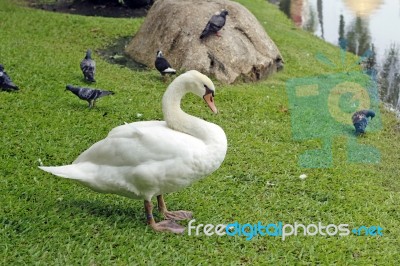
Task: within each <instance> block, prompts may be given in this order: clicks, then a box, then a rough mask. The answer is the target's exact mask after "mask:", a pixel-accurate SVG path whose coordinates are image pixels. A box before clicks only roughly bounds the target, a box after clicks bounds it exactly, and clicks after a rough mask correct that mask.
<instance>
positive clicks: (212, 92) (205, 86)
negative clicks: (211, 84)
mask: <svg viewBox="0 0 400 266" xmlns="http://www.w3.org/2000/svg"><path fill="white" fill-rule="evenodd" d="M204 88H205V89H206V93H205V94H204V95H207V94H210V93H211V95H212V97H214V91H213V90H210V88H208V87H207V85H204Z"/></svg>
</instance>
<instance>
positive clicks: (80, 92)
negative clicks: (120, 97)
mask: <svg viewBox="0 0 400 266" xmlns="http://www.w3.org/2000/svg"><path fill="white" fill-rule="evenodd" d="M66 90H69V91H71V92H72V93H73V94H75V95H76V96H78V97H79V99H82V100H85V101H88V103H89V108H92V107H93V106H94V104H95V102H96V100H97V99H98V98H101V97H103V96H107V95H110V94H114V92H112V91H103V90H98V89H90V88H82V87H74V86H72V85H67V86H66Z"/></svg>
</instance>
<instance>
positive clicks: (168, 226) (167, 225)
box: [144, 200, 185, 234]
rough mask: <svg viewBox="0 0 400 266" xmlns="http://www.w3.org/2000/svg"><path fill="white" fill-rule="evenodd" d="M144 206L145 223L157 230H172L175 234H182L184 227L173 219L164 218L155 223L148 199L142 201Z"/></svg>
mask: <svg viewBox="0 0 400 266" xmlns="http://www.w3.org/2000/svg"><path fill="white" fill-rule="evenodd" d="M144 208H145V210H146V217H147V224H149V225H150V226H151V228H153V230H155V231H157V232H172V233H175V234H182V233H183V232H184V231H185V227H183V226H181V225H179V224H177V223H176V222H175V221H173V220H164V221H161V222H159V223H156V222H155V220H154V217H153V205H152V204H151V202H150V201H148V200H145V201H144Z"/></svg>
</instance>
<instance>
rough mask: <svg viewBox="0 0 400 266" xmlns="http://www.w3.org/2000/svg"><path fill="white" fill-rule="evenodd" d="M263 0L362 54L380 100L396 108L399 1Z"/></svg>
mask: <svg viewBox="0 0 400 266" xmlns="http://www.w3.org/2000/svg"><path fill="white" fill-rule="evenodd" d="M267 1H269V2H272V3H275V4H276V5H278V6H279V8H280V9H281V10H282V11H283V12H284V13H285V14H286V15H287V16H288V17H289V18H291V19H292V20H293V21H294V23H295V24H296V25H297V26H298V27H301V28H303V29H305V30H307V31H310V32H313V33H314V34H315V35H317V36H319V37H320V38H322V39H324V40H326V41H328V42H330V43H333V44H335V45H338V46H339V47H340V48H342V49H343V50H347V51H349V52H352V53H354V54H357V55H359V56H362V57H363V58H364V60H363V64H362V65H363V66H364V67H365V70H366V72H367V74H369V75H370V76H371V77H372V78H374V79H376V80H377V81H378V83H379V87H380V96H381V99H382V100H383V101H385V102H387V103H390V104H392V105H393V106H394V107H396V108H397V109H398V110H400V95H399V90H400V52H399V50H400V49H399V44H400V34H398V29H397V25H400V2H399V1H393V0H363V1H360V0H341V1H332V0H327V1H323V0H280V1H279V0H267ZM396 43H397V44H396ZM378 77H379V78H378Z"/></svg>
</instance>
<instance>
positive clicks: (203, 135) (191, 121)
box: [162, 82, 215, 142]
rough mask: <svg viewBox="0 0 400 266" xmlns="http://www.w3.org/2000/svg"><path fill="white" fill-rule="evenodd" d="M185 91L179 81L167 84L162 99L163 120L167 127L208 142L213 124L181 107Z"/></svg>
mask: <svg viewBox="0 0 400 266" xmlns="http://www.w3.org/2000/svg"><path fill="white" fill-rule="evenodd" d="M189 86H190V85H189ZM187 92H188V89H187V88H186V87H185V86H184V85H183V84H180V82H173V83H171V84H170V85H169V87H168V89H167V91H166V92H165V93H164V96H163V100H162V109H163V113H164V120H165V122H166V123H167V125H168V127H170V128H172V129H174V130H177V131H180V132H183V133H186V134H189V135H192V136H194V137H196V138H199V139H201V140H203V141H204V142H208V141H210V140H211V136H212V134H210V133H212V132H209V131H210V130H212V128H213V126H215V125H214V124H212V123H209V122H206V121H204V120H202V119H200V118H197V117H195V116H192V115H189V114H187V113H185V112H184V111H183V110H182V109H181V100H182V98H183V96H185V94H186V93H187Z"/></svg>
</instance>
